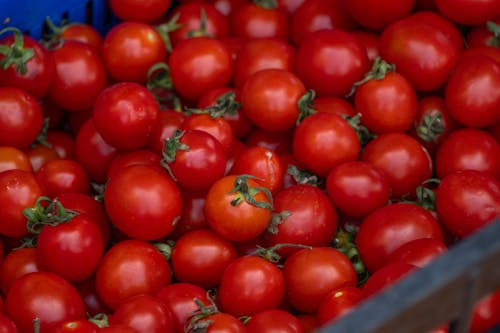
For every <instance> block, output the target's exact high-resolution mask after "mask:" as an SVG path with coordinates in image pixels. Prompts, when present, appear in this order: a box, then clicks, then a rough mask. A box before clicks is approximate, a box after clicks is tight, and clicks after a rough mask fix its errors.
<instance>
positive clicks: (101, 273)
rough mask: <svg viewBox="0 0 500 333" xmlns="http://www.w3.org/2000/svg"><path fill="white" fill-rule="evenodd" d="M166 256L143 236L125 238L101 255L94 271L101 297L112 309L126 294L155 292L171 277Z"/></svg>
mask: <svg viewBox="0 0 500 333" xmlns="http://www.w3.org/2000/svg"><path fill="white" fill-rule="evenodd" d="M171 274H172V272H171V269H170V265H169V263H168V261H167V259H166V258H165V257H164V256H163V255H162V253H161V252H160V251H159V250H158V249H157V248H155V247H154V246H153V245H151V244H149V243H147V242H144V241H140V240H124V241H121V242H119V243H116V244H115V245H113V246H112V247H111V248H110V249H109V250H107V252H106V253H105V254H104V256H103V257H102V260H101V262H100V264H99V266H98V267H97V270H96V273H95V286H96V290H97V293H98V295H99V298H100V299H101V300H102V301H103V302H104V304H105V305H106V306H107V307H109V308H110V309H111V310H114V309H116V308H117V307H118V306H119V305H120V304H121V303H123V301H125V300H126V299H127V298H129V297H132V296H135V295H139V294H148V295H155V294H156V293H157V292H158V291H159V290H160V289H161V288H162V287H163V286H165V285H167V284H169V283H170V282H171V281H172V275H171Z"/></svg>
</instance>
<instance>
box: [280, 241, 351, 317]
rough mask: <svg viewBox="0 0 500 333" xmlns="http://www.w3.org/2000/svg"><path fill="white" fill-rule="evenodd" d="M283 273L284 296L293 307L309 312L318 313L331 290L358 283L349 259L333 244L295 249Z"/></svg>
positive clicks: (286, 261) (287, 260)
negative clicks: (331, 245)
mask: <svg viewBox="0 0 500 333" xmlns="http://www.w3.org/2000/svg"><path fill="white" fill-rule="evenodd" d="M283 276H284V277H285V283H286V296H285V299H286V300H287V302H288V303H289V304H290V305H291V306H292V307H293V308H294V309H296V310H298V311H301V312H306V313H315V312H316V311H317V310H318V307H319V305H320V303H321V301H322V300H323V299H324V298H325V296H326V295H327V294H328V293H330V292H331V291H332V290H335V289H338V288H341V287H355V286H356V284H357V282H358V278H357V275H356V271H355V270H354V267H353V265H352V263H351V262H350V261H349V259H348V258H347V257H346V256H345V255H344V254H343V253H342V252H340V251H338V250H336V249H334V248H331V247H313V248H312V249H302V250H300V251H298V252H295V253H294V254H292V255H291V256H290V257H288V258H287V259H286V260H285V263H284V264H283ZM312 281H314V283H311V282H312Z"/></svg>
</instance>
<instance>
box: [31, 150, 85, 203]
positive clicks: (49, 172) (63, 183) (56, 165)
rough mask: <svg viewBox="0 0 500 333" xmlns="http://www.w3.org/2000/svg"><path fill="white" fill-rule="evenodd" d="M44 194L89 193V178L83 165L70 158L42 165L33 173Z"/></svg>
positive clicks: (52, 195)
mask: <svg viewBox="0 0 500 333" xmlns="http://www.w3.org/2000/svg"><path fill="white" fill-rule="evenodd" d="M35 176H36V179H37V181H38V182H39V184H40V186H41V187H42V189H43V191H44V192H45V194H46V195H47V196H49V197H51V198H53V197H56V196H58V195H59V194H62V193H68V192H73V193H83V194H86V193H89V191H90V180H89V176H88V175H87V172H86V171H85V169H84V167H83V166H82V165H81V164H80V163H78V162H76V161H75V160H71V159H56V160H53V161H49V162H47V163H45V164H44V165H42V167H41V168H40V169H39V170H38V171H37V172H36V174H35Z"/></svg>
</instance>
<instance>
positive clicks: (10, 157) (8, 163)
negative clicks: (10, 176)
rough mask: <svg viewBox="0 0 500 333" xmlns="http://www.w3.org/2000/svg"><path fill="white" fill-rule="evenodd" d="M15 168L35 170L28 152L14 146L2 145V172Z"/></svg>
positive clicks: (0, 151)
mask: <svg viewBox="0 0 500 333" xmlns="http://www.w3.org/2000/svg"><path fill="white" fill-rule="evenodd" d="M14 169H18V170H23V171H29V172H32V171H33V167H32V166H31V162H30V159H29V156H28V154H26V153H25V152H24V151H22V150H20V149H18V148H15V147H12V146H3V147H0V172H2V171H7V170H14Z"/></svg>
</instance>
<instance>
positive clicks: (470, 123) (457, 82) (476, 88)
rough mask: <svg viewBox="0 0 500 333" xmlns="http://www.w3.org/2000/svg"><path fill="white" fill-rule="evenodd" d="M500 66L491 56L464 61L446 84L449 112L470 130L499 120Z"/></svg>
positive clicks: (469, 58)
mask: <svg viewBox="0 0 500 333" xmlns="http://www.w3.org/2000/svg"><path fill="white" fill-rule="evenodd" d="M499 85H500V63H499V62H497V61H495V60H493V59H492V58H490V57H488V56H480V55H478V56H472V57H468V58H465V59H462V60H461V61H460V62H459V63H458V64H457V66H456V68H455V70H454V72H453V73H452V74H451V76H450V79H449V81H448V83H447V85H446V90H445V101H446V105H447V107H448V112H449V114H450V116H451V117H452V118H454V119H455V120H456V121H457V122H459V123H460V124H462V125H464V126H467V127H477V128H482V127H488V126H491V125H493V124H495V123H496V122H497V121H499V119H500V112H499V111H498V105H500V92H499V91H498V89H496V87H498V86H499Z"/></svg>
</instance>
